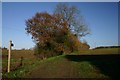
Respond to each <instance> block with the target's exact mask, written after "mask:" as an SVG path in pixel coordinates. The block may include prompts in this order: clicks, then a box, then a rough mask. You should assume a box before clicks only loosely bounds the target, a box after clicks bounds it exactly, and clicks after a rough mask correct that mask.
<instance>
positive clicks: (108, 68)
mask: <svg viewBox="0 0 120 80" xmlns="http://www.w3.org/2000/svg"><path fill="white" fill-rule="evenodd" d="M65 58H67V59H68V60H70V61H76V62H80V61H88V62H90V64H92V65H94V66H96V67H97V68H98V69H99V70H100V71H101V73H102V74H104V75H107V76H109V77H110V78H112V79H114V78H119V77H120V76H119V74H120V72H119V69H120V67H119V65H120V54H110V55H66V56H65Z"/></svg>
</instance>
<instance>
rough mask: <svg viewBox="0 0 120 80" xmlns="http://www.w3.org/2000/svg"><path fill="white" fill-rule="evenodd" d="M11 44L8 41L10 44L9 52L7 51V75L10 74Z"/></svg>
mask: <svg viewBox="0 0 120 80" xmlns="http://www.w3.org/2000/svg"><path fill="white" fill-rule="evenodd" d="M11 44H12V41H11V40H10V43H9V51H8V73H9V72H10V54H11Z"/></svg>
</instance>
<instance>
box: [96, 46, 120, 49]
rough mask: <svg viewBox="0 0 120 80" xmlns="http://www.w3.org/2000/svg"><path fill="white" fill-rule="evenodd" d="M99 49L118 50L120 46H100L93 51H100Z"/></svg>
mask: <svg viewBox="0 0 120 80" xmlns="http://www.w3.org/2000/svg"><path fill="white" fill-rule="evenodd" d="M101 48H120V46H100V47H96V48H94V49H101Z"/></svg>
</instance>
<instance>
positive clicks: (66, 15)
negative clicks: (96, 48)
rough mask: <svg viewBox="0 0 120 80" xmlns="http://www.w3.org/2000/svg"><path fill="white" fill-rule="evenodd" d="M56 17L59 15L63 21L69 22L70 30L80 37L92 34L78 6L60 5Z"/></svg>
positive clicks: (56, 9) (55, 12)
mask: <svg viewBox="0 0 120 80" xmlns="http://www.w3.org/2000/svg"><path fill="white" fill-rule="evenodd" d="M54 15H58V16H59V18H61V21H63V22H64V21H67V22H68V25H69V26H68V28H69V29H70V30H71V31H72V32H73V33H74V34H75V35H76V36H77V37H78V38H80V37H83V36H86V35H87V34H90V29H89V28H88V26H87V25H86V23H85V21H84V19H83V17H82V16H81V14H80V10H79V9H78V8H77V7H76V6H69V5H68V4H65V3H59V4H58V5H57V6H56V8H55V10H54Z"/></svg>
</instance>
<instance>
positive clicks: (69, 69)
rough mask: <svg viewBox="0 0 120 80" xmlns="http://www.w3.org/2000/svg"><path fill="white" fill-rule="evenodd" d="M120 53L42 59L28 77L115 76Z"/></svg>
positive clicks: (116, 75)
mask: <svg viewBox="0 0 120 80" xmlns="http://www.w3.org/2000/svg"><path fill="white" fill-rule="evenodd" d="M119 58H120V55H119V54H117V55H114V54H112V55H64V56H63V55H62V56H59V57H55V58H50V59H47V60H44V61H43V63H41V64H39V66H38V67H37V68H35V69H34V70H33V71H31V72H29V73H28V74H27V75H26V76H25V77H28V78H116V77H118V76H119V75H118V74H119V70H118V69H119V66H118V65H119V62H120V60H119Z"/></svg>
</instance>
